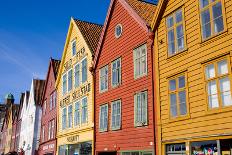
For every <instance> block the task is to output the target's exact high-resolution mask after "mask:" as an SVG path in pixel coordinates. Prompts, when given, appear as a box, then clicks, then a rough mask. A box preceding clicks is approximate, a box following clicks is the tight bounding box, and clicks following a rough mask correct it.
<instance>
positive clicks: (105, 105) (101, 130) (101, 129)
mask: <svg viewBox="0 0 232 155" xmlns="http://www.w3.org/2000/svg"><path fill="white" fill-rule="evenodd" d="M103 107H106V109H107V113H106V118H107V126H106V127H105V128H101V117H102V115H101V110H102V108H103ZM108 115H109V107H108V103H106V104H103V105H100V107H99V131H100V132H106V131H108V121H109V118H108ZM103 119H104V118H103ZM104 124H105V122H104V121H103V125H104Z"/></svg>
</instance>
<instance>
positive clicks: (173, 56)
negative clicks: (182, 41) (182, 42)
mask: <svg viewBox="0 0 232 155" xmlns="http://www.w3.org/2000/svg"><path fill="white" fill-rule="evenodd" d="M187 53H188V48H185V49H183V50H182V51H180V52H178V53H176V54H173V55H171V56H168V57H167V60H168V61H172V60H173V59H177V58H179V57H182V56H183V55H185V54H187Z"/></svg>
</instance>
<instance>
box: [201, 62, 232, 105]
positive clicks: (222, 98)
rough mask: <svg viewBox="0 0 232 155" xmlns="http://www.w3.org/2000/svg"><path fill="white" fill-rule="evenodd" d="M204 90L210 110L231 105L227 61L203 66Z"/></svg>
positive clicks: (229, 74)
mask: <svg viewBox="0 0 232 155" xmlns="http://www.w3.org/2000/svg"><path fill="white" fill-rule="evenodd" d="M205 79H206V90H207V96H208V107H209V108H210V109H213V108H219V107H226V106H231V105H232V100H231V88H230V87H231V72H230V66H229V60H228V59H222V60H219V61H216V62H213V63H210V64H207V65H206V66H205Z"/></svg>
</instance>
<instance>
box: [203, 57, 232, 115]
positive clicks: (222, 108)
mask: <svg viewBox="0 0 232 155" xmlns="http://www.w3.org/2000/svg"><path fill="white" fill-rule="evenodd" d="M222 60H226V61H227V67H228V68H227V69H228V73H227V74H223V75H221V76H218V65H217V63H218V62H220V61H222ZM210 64H213V65H214V71H215V77H213V78H210V79H207V77H206V72H205V69H206V67H207V66H208V65H210ZM202 70H203V74H204V92H205V99H206V111H207V112H217V111H219V112H221V111H223V110H225V109H232V105H229V106H223V102H222V99H221V93H220V92H221V91H220V85H219V79H221V78H223V77H229V80H230V93H231V94H230V95H231V97H232V80H231V79H232V71H231V61H230V55H226V56H222V57H220V58H217V59H214V60H212V61H209V62H207V63H205V64H203V65H202ZM213 80H216V86H217V95H218V98H217V100H218V104H219V107H216V108H210V107H209V99H208V88H207V84H208V82H209V81H213Z"/></svg>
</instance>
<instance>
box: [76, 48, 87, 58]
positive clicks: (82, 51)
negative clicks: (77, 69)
mask: <svg viewBox="0 0 232 155" xmlns="http://www.w3.org/2000/svg"><path fill="white" fill-rule="evenodd" d="M85 55H86V52H85V47H82V48H81V49H80V50H79V51H78V52H77V53H76V58H77V60H80V59H82V58H83V57H84V56H85Z"/></svg>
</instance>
